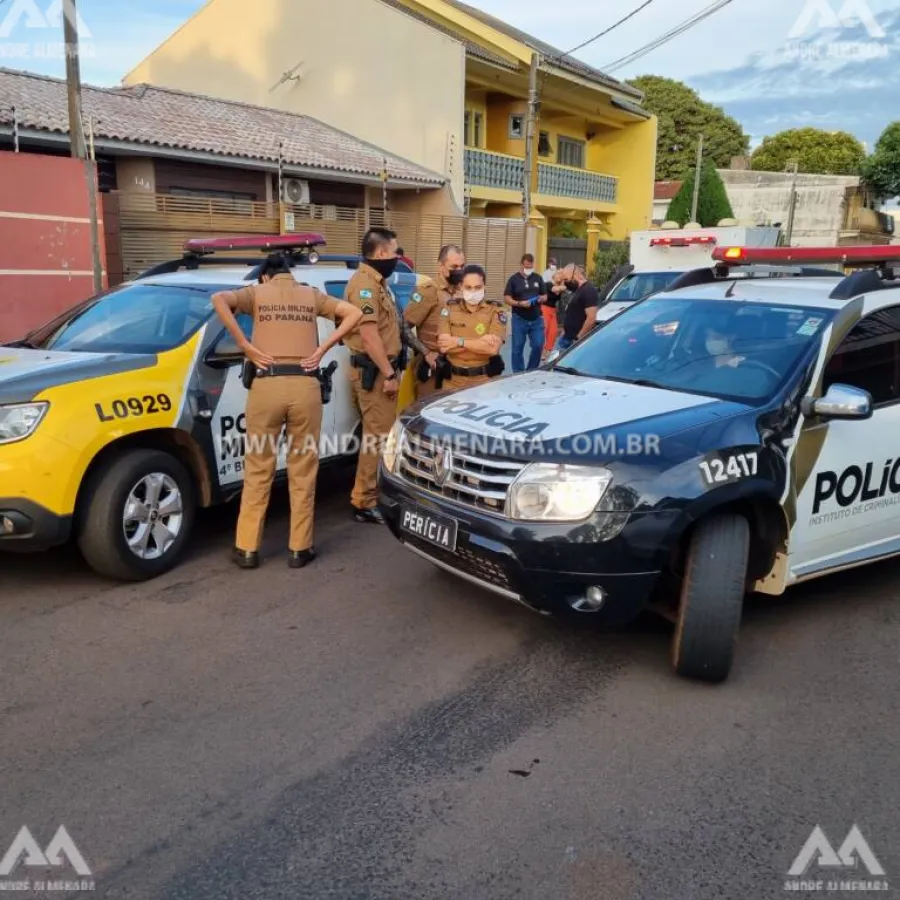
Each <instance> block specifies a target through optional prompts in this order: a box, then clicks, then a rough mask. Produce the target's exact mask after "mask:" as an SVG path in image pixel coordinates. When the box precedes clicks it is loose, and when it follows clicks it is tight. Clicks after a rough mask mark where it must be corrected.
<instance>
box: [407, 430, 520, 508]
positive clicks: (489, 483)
mask: <svg viewBox="0 0 900 900" xmlns="http://www.w3.org/2000/svg"><path fill="white" fill-rule="evenodd" d="M442 452H443V453H448V454H449V461H448V463H449V464H445V467H444V468H443V474H444V475H445V477H444V478H442V477H440V476H441V474H442V467H441V466H440V465H438V464H437V462H438V461H437V459H436V457H437V456H438V454H440V453H442ZM524 467H525V464H524V463H520V462H516V461H515V460H511V459H502V458H501V457H496V456H481V455H476V454H474V453H466V452H464V451H463V450H457V449H456V448H455V447H450V446H449V445H445V444H440V443H439V444H435V443H434V442H433V441H430V440H428V438H423V437H420V436H418V435H415V434H409V433H407V434H405V435H404V438H403V441H402V446H401V447H400V465H399V474H400V476H401V477H402V478H403V479H404V480H405V481H407V482H408V483H409V484H412V485H414V486H415V487H417V488H421V489H422V490H424V491H428V492H429V493H430V494H434V495H435V496H437V497H444V498H445V499H447V500H453V501H455V502H456V503H461V504H463V505H464V506H470V507H472V508H473V509H478V510H482V511H483V512H489V513H495V514H498V515H500V514H502V513H503V510H504V508H505V505H506V495H507V493H508V491H509V487H510V485H511V484H512V483H513V481H515V479H516V477H517V476H518V474H519V473H520V472H521V471H522V469H523V468H524Z"/></svg>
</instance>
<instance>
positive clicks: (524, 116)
mask: <svg viewBox="0 0 900 900" xmlns="http://www.w3.org/2000/svg"><path fill="white" fill-rule="evenodd" d="M398 2H403V3H404V4H405V5H406V6H408V7H410V8H413V7H415V8H416V9H418V10H423V9H427V10H428V14H429V16H430V17H431V18H432V20H433V21H434V22H436V23H437V24H438V25H439V26H440V27H441V28H444V29H447V30H448V31H452V32H453V33H455V34H457V35H458V36H460V37H461V38H462V39H463V40H464V41H466V42H467V48H468V52H467V57H466V76H465V80H466V86H465V107H466V108H465V114H464V126H463V136H464V137H463V141H464V145H465V177H464V181H465V193H466V200H467V205H468V212H469V215H470V216H486V217H516V216H521V215H523V200H524V198H523V187H524V186H525V185H526V184H527V185H528V187H529V189H530V191H531V197H530V208H529V209H528V213H529V216H530V221H531V222H532V224H533V225H535V226H536V227H537V228H538V229H539V231H540V233H541V235H542V240H541V241H540V242H539V244H538V247H537V249H538V254H537V255H538V256H539V257H540V258H539V260H538V264H539V265H540V266H543V264H544V261H545V259H546V256H547V255H548V253H547V248H548V239H549V240H552V238H553V236H554V235H568V236H574V235H579V236H582V237H584V238H587V239H588V241H587V243H588V251H587V258H588V261H589V260H590V258H591V256H592V251H593V249H594V247H595V246H596V243H597V241H598V240H622V239H624V238H626V237H627V236H628V234H629V232H630V231H632V230H635V229H642V228H647V227H649V226H650V224H651V222H652V216H653V190H654V172H655V168H656V138H657V130H656V128H657V123H656V118H655V117H654V116H652V115H651V114H650V113H649V112H647V111H646V110H645V109H643V108H642V106H641V102H642V100H643V95H642V93H641V92H640V91H638V90H637V89H636V88H633V87H631V86H630V85H627V84H624V83H622V82H620V81H617V80H616V79H614V78H611V77H610V76H608V75H605V74H603V73H602V72H599V71H597V70H596V69H593V68H591V67H590V66H587V65H585V64H584V63H582V62H580V61H578V60H576V59H574V58H572V57H570V56H566V55H565V54H564V53H562V52H561V51H559V50H557V49H555V48H553V47H551V46H549V45H548V44H546V43H544V42H543V41H541V40H538V39H537V38H534V37H532V36H530V35H528V34H525V33H524V32H522V31H520V30H519V29H517V28H514V27H513V26H511V25H508V24H506V23H505V22H502V21H500V20H498V19H496V18H494V17H493V16H489V15H487V14H485V13H483V12H481V11H480V10H477V9H475V8H473V7H471V6H469V5H467V4H464V3H460V2H458V0H398ZM535 57H536V58H535ZM535 62H536V63H537V66H538V69H537V107H536V116H535V118H536V126H535V127H534V128H533V141H534V143H533V146H532V153H531V154H530V157H529V154H528V153H527V140H528V127H529V121H528V120H529V107H530V103H529V97H530V86H531V83H532V81H531V67H532V64H533V63H535ZM528 161H530V162H531V165H532V168H531V171H530V173H529V172H526V164H527V162H528ZM529 175H530V176H531V177H530V178H529ZM582 252H583V251H582Z"/></svg>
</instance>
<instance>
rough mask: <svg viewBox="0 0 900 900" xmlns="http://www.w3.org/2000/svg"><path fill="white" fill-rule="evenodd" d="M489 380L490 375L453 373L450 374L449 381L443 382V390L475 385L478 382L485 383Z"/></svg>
mask: <svg viewBox="0 0 900 900" xmlns="http://www.w3.org/2000/svg"><path fill="white" fill-rule="evenodd" d="M490 380H491V376H490V375H457V374H456V373H454V374H453V375H451V376H450V380H449V381H445V382H444V385H443V387H444V390H447V389H449V390H456V389H457V388H470V387H476V386H477V385H479V384H486V383H487V382H488V381H490Z"/></svg>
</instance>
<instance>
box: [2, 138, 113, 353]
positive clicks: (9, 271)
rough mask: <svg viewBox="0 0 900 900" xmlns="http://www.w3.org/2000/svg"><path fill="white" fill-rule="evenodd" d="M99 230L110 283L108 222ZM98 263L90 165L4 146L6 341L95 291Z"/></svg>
mask: <svg viewBox="0 0 900 900" xmlns="http://www.w3.org/2000/svg"><path fill="white" fill-rule="evenodd" d="M95 182H96V173H95ZM98 207H99V208H101V209H102V206H100V204H99V203H98ZM98 231H99V234H100V235H101V239H100V253H101V264H102V266H103V268H104V275H103V284H104V287H105V286H106V283H107V282H106V273H105V269H106V262H105V253H104V247H103V239H102V235H103V223H102V222H101V223H99V226H98ZM92 265H93V264H92V260H91V231H90V206H89V203H88V193H87V180H86V178H85V173H84V163H83V162H81V161H80V160H76V159H72V158H71V157H65V156H42V155H40V154H37V153H10V152H0V341H8V340H13V339H15V338H18V337H21V336H22V335H23V334H25V333H26V332H27V331H28V330H30V329H32V328H35V327H37V326H38V325H41V324H43V323H44V322H46V321H48V320H49V319H51V318H53V317H54V316H55V315H57V314H59V313H60V312H62V311H63V310H65V309H67V308H68V307H70V306H72V305H74V304H75V303H78V302H79V301H81V300H84V299H85V298H87V297H90V296H91V294H93V292H94V280H93V268H92Z"/></svg>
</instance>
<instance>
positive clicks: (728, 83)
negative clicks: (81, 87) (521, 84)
mask: <svg viewBox="0 0 900 900" xmlns="http://www.w3.org/2000/svg"><path fill="white" fill-rule="evenodd" d="M295 2H297V3H303V4H307V3H308V4H309V5H310V6H312V4H313V2H314V0H295ZM318 2H327V0H318ZM361 2H362V0H361ZM469 2H470V3H472V4H473V5H475V6H478V7H480V8H481V9H483V10H484V11H486V12H489V13H491V14H493V15H496V16H498V17H500V18H503V19H505V20H506V21H509V22H512V23H513V24H515V25H517V26H518V27H519V28H521V29H523V30H525V31H528V32H530V33H532V34H535V35H538V36H540V37H542V38H543V39H544V40H546V41H548V42H549V43H551V44H554V45H556V46H558V47H559V48H561V49H563V50H568V49H570V48H571V47H573V46H575V45H577V44H580V43H582V42H583V41H585V40H587V39H588V38H589V37H591V36H592V35H594V34H596V33H598V32H599V31H601V30H602V29H604V28H606V27H608V26H609V25H610V24H612V23H613V22H615V21H616V20H617V19H619V18H621V17H622V16H623V15H625V14H627V13H628V12H630V11H632V10H633V9H634V8H635V7H637V6H638V5H639V2H638V0H553V2H552V3H548V2H547V0H469ZM710 2H711V0H655V2H653V3H652V4H651V5H650V6H649V7H648V8H647V9H646V10H644V11H642V12H640V13H638V14H637V15H635V16H634V17H633V18H632V19H631V20H630V21H629V22H627V23H626V24H624V25H622V26H621V27H619V28H617V29H616V30H615V31H613V32H612V33H611V34H609V35H608V36H607V37H604V38H601V39H600V40H598V41H596V42H594V43H592V44H590V45H589V46H588V47H586V48H584V49H583V50H581V51H579V52H578V53H577V54H576V55H577V56H578V57H579V58H581V59H582V60H584V61H585V62H588V63H590V64H592V65H595V66H597V67H599V68H602V69H604V70H606V71H610V68H609V67H610V64H612V63H614V62H615V61H617V60H620V59H621V58H622V57H623V56H625V55H627V54H629V53H631V52H632V51H635V50H637V49H639V48H641V47H643V46H644V45H646V44H647V43H649V42H651V41H653V40H655V39H656V38H657V37H659V36H661V35H662V34H664V33H665V32H666V31H668V30H669V29H670V28H672V27H675V26H677V25H679V24H680V23H682V22H684V21H685V20H686V19H688V18H690V17H691V16H693V15H694V14H696V13H698V12H700V11H701V10H703V9H705V8H707V7H708V6H709V5H710ZM55 5H56V6H57V7H58V5H59V0H55ZM201 5H202V0H78V7H79V13H80V15H81V17H82V21H83V31H82V37H81V42H82V50H83V53H84V58H83V60H82V77H83V79H84V80H85V81H86V82H89V83H93V84H104V85H112V84H116V83H117V82H118V81H119V80H120V78H121V77H122V75H123V74H124V73H125V72H127V71H128V70H129V69H130V68H131V67H132V66H134V65H135V64H136V63H137V62H138V61H140V59H142V58H143V57H144V56H145V55H146V54H147V53H148V52H150V51H151V50H152V49H153V48H154V47H155V46H157V45H158V44H159V43H160V42H161V41H163V40H164V39H165V38H166V37H167V36H168V35H169V34H171V33H172V32H173V31H174V30H175V29H176V28H178V26H179V25H180V24H181V23H182V22H183V21H184V20H185V19H186V18H187V17H188V16H190V15H191V14H192V13H193V12H195V11H196V10H197V9H199V8H200V6H201ZM250 5H252V4H250ZM53 6H54V0H0V65H3V66H7V67H10V68H21V69H28V70H30V71H36V72H42V73H44V74H48V75H56V76H62V75H63V74H64V72H65V64H64V59H63V57H62V55H61V53H60V52H59V50H60V48H59V42H60V40H61V28H57V27H55V24H54V22H53V16H52V15H51V16H50V25H49V27H47V20H46V19H44V21H43V22H41V21H37V19H34V18H32V21H29V17H33V16H34V10H38V16H39V17H40V18H44V17H43V16H42V15H41V14H42V13H44V12H46V11H47V10H48V8H52V7H53ZM854 7H855V9H856V12H857V13H859V12H862V13H863V14H865V13H866V12H867V11H868V12H869V13H870V14H871V19H870V21H869V22H868V23H867V22H864V21H862V20H861V19H859V18H857V19H856V20H855V21H849V20H848V21H845V22H839V21H838V20H837V15H833V16H832V21H831V22H830V23H829V22H828V21H827V20H824V19H822V18H821V14H822V13H823V12H827V10H828V9H830V10H831V11H832V13H833V14H840V12H841V10H842V8H847V9H851V8H854ZM126 10H127V12H126ZM807 10H812V11H815V10H818V14H817V15H815V16H812V17H810V18H809V19H808V27H807V28H806V29H805V31H804V32H803V33H802V34H801V35H799V37H797V38H795V39H792V37H791V33H792V29H795V28H797V27H799V26H800V25H802V24H803V21H802V19H803V15H804V12H805V11H807ZM56 21H57V22H58V14H57V19H56ZM873 24H874V26H875V28H874V29H873V28H872V25H873ZM11 26H12V27H11ZM42 26H43V27H42ZM829 26H830V27H829ZM4 30H5V31H8V32H9V33H8V34H5V33H4ZM331 39H332V40H337V36H333V37H332V38H331ZM41 53H42V54H43V55H39V54H41ZM848 54H856V55H857V57H860V58H856V59H853V58H850V57H849V56H848ZM611 74H614V75H615V76H616V77H619V78H628V77H632V76H635V75H640V74H657V75H666V76H669V77H672V78H678V79H681V80H684V81H687V82H688V83H689V84H691V85H692V86H693V87H695V88H697V89H698V90H699V91H700V93H701V95H702V96H703V97H704V98H706V99H708V100H711V101H712V102H715V103H718V104H720V105H722V106H724V107H725V108H726V109H727V110H728V111H729V112H730V113H731V114H732V115H734V116H735V117H736V118H737V119H738V120H739V121H741V123H742V124H743V125H744V128H745V130H746V131H747V132H748V133H749V134H750V135H751V136H752V138H753V141H754V143H756V142H757V141H758V140H759V139H761V138H762V136H763V135H765V134H772V133H774V132H776V131H779V130H781V129H782V128H787V127H796V126H799V125H804V124H811V125H815V126H817V127H822V128H829V129H845V130H847V131H850V132H852V133H854V134H856V135H857V137H859V138H860V139H861V140H863V141H866V142H867V143H868V145H869V147H870V148H871V146H872V144H873V143H874V141H875V140H876V139H877V137H878V135H879V134H880V132H881V130H882V128H883V127H884V126H885V125H886V124H888V122H889V121H891V119H892V118H898V117H900V105H898V102H897V100H896V95H897V92H898V91H897V88H898V86H900V0H732V2H730V3H729V4H728V5H726V6H725V7H724V8H723V9H721V10H720V11H718V12H716V13H715V14H713V15H711V16H710V17H709V18H708V19H706V20H705V21H703V22H701V23H700V24H698V25H697V26H695V27H693V28H691V29H690V30H688V31H686V32H685V33H684V34H681V35H679V36H678V37H676V38H675V39H674V40H671V41H670V42H668V43H666V44H664V45H662V46H661V47H659V48H658V49H656V50H654V51H653V52H651V53H649V54H647V55H646V56H644V57H643V58H641V59H639V60H637V61H635V62H632V63H629V64H627V65H624V66H623V67H621V68H614V69H613V70H612V71H611Z"/></svg>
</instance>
